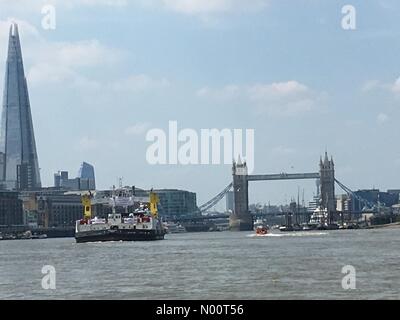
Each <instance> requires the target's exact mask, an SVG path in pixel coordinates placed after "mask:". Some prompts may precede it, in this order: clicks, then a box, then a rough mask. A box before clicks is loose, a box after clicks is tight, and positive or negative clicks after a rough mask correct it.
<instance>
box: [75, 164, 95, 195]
mask: <svg viewBox="0 0 400 320" xmlns="http://www.w3.org/2000/svg"><path fill="white" fill-rule="evenodd" d="M78 178H80V179H85V180H87V181H88V183H89V189H90V190H95V189H96V179H95V175H94V167H93V166H92V165H91V164H89V163H87V162H82V164H81V167H80V169H79V173H78Z"/></svg>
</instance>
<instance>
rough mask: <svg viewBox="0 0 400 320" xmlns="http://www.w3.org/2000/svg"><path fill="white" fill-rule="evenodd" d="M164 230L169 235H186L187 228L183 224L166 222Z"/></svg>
mask: <svg viewBox="0 0 400 320" xmlns="http://www.w3.org/2000/svg"><path fill="white" fill-rule="evenodd" d="M164 228H165V229H166V231H167V233H185V232H187V231H186V228H185V227H184V226H182V225H181V224H177V223H174V222H164Z"/></svg>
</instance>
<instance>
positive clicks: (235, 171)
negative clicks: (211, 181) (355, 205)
mask: <svg viewBox="0 0 400 320" xmlns="http://www.w3.org/2000/svg"><path fill="white" fill-rule="evenodd" d="M303 179H315V180H319V187H320V204H321V206H322V207H323V208H324V209H327V211H328V216H329V220H330V222H332V217H333V214H334V213H335V212H336V197H335V182H336V181H337V180H336V179H335V165H334V162H333V159H332V157H331V159H329V158H328V154H327V153H326V152H325V157H324V159H322V157H321V159H320V162H319V171H318V172H307V173H284V172H283V173H278V174H254V175H249V174H248V170H247V164H246V162H242V161H241V159H240V158H239V159H238V161H237V162H234V163H233V166H232V180H233V181H232V183H230V184H229V185H228V186H227V187H226V188H225V189H224V190H223V191H222V192H220V193H219V194H218V195H217V196H215V197H214V198H213V199H211V200H209V201H208V202H206V203H205V204H203V205H202V206H200V207H199V209H200V212H206V211H207V210H208V209H210V208H211V207H213V206H214V205H215V204H216V203H218V202H219V201H220V200H221V199H222V198H223V197H224V195H225V194H226V193H227V192H228V191H229V190H230V189H231V188H233V194H234V210H233V212H232V214H231V215H230V218H229V225H230V229H231V230H237V231H249V230H253V216H252V215H251V213H250V211H249V182H251V181H276V180H303Z"/></svg>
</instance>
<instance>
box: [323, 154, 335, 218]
mask: <svg viewBox="0 0 400 320" xmlns="http://www.w3.org/2000/svg"><path fill="white" fill-rule="evenodd" d="M319 172H320V188H321V189H320V190H321V192H320V201H321V206H322V207H323V208H324V209H327V210H328V217H329V223H332V222H333V216H334V214H335V213H336V197H335V164H334V163H333V158H332V157H331V160H329V159H328V153H327V152H325V158H324V160H323V161H322V157H321V160H320V163H319Z"/></svg>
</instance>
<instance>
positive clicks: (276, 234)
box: [247, 231, 328, 238]
mask: <svg viewBox="0 0 400 320" xmlns="http://www.w3.org/2000/svg"><path fill="white" fill-rule="evenodd" d="M324 235H328V233H327V232H310V231H307V232H301V231H300V232H291V233H268V234H248V235H247V237H249V238H259V237H261V238H262V237H265V238H268V237H308V236H324Z"/></svg>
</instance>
